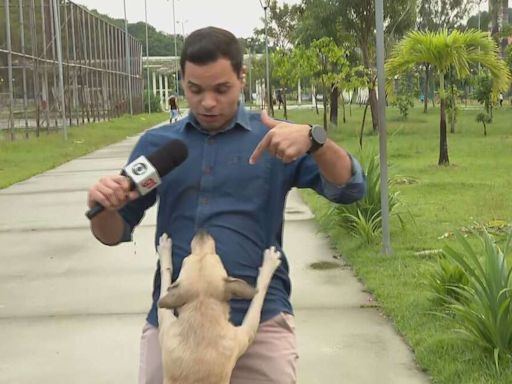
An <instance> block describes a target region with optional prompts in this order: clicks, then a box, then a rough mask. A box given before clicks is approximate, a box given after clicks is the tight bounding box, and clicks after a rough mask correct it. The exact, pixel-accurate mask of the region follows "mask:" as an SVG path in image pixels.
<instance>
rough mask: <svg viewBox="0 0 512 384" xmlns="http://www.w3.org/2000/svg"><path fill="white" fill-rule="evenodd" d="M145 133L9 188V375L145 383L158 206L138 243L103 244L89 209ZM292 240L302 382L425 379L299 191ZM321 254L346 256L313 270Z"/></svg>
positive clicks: (1, 366) (3, 206)
mask: <svg viewBox="0 0 512 384" xmlns="http://www.w3.org/2000/svg"><path fill="white" fill-rule="evenodd" d="M136 139H137V138H135V137H134V138H128V139H127V140H125V141H123V142H121V143H118V144H115V145H111V146H109V147H106V148H104V149H101V150H99V151H96V152H94V153H92V154H90V155H87V156H84V157H81V158H78V159H76V160H73V161H71V162H68V163H66V164H64V165H62V166H60V167H57V168H55V169H53V170H51V171H48V172H45V173H43V174H41V175H38V176H35V177H33V178H31V179H29V180H26V181H24V182H21V183H18V184H16V185H13V186H11V187H9V188H7V189H3V190H0V212H2V215H1V216H0V244H1V250H0V383H1V384H33V383H40V384H50V383H51V384H64V383H65V384H70V383H73V384H86V383H87V384H90V383H94V384H103V383H105V384H107V383H109V384H110V383H136V382H137V371H138V354H139V351H138V348H139V336H140V332H141V329H142V326H143V324H144V319H145V316H146V311H147V309H148V306H149V304H150V292H151V284H152V277H153V271H154V268H155V263H156V256H155V254H154V251H153V232H154V229H155V228H154V223H155V210H154V209H152V210H151V211H150V212H148V214H147V215H146V217H145V219H144V221H143V222H142V224H141V226H140V227H139V228H138V229H137V230H136V232H135V242H133V243H129V244H121V245H119V246H117V247H112V248H110V247H105V246H103V245H101V244H99V243H98V242H97V241H96V240H95V239H94V238H93V237H92V235H91V234H90V231H89V224H88V221H87V220H86V218H85V216H84V212H85V208H86V204H85V201H86V193H87V189H88V188H89V187H90V185H92V184H93V183H94V182H95V181H96V180H97V179H98V178H99V177H101V176H102V175H105V174H113V173H117V172H119V169H120V168H121V167H122V166H123V165H124V162H125V161H126V158H127V156H128V153H129V152H130V150H131V148H132V147H133V145H134V144H135V142H136ZM286 219H287V222H286V226H285V235H284V239H285V244H284V247H285V249H286V250H287V255H288V258H289V261H290V266H291V274H292V281H293V283H294V285H293V296H292V300H293V302H294V305H295V308H296V323H297V337H298V343H299V353H300V364H299V383H301V384H313V383H322V384H330V383H351V384H376V383H379V384H387V383H389V384H420V383H421V384H425V383H429V380H428V378H427V377H426V376H425V375H424V374H422V373H421V372H419V370H418V369H417V367H416V366H415V364H414V361H413V355H412V353H411V352H410V351H409V349H408V348H407V346H406V345H405V343H404V342H403V340H402V339H401V338H400V336H398V335H397V334H396V332H395V331H394V329H393V328H392V326H391V325H390V324H389V323H388V322H387V321H386V319H385V318H383V317H382V316H381V315H380V314H379V313H378V311H377V310H375V309H368V308H362V305H363V304H365V303H367V299H368V295H367V294H365V293H364V288H363V286H361V284H360V283H359V282H358V281H357V279H356V278H354V276H353V275H352V273H351V271H350V270H349V269H347V268H344V267H342V266H341V264H340V263H338V262H337V261H336V260H334V259H333V258H332V254H333V251H332V250H331V249H330V248H329V246H328V241H327V240H326V239H325V238H324V237H323V236H322V235H319V234H318V233H317V228H316V226H315V223H314V221H313V220H312V214H311V212H310V211H309V209H308V208H307V207H306V206H305V205H304V203H303V202H302V200H301V199H300V196H299V195H298V193H297V192H296V191H293V192H292V193H291V194H290V196H289V199H288V205H287V213H286ZM319 261H329V262H333V261H334V262H335V263H337V264H336V265H335V266H336V267H335V268H333V269H329V270H314V269H312V268H310V265H311V264H312V263H315V262H319Z"/></svg>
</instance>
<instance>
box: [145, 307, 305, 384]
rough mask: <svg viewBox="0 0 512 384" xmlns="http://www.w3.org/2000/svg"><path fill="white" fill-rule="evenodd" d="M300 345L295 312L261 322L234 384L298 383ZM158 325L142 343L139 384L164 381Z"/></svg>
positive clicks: (148, 327)
mask: <svg viewBox="0 0 512 384" xmlns="http://www.w3.org/2000/svg"><path fill="white" fill-rule="evenodd" d="M298 357H299V356H298V353H297V346H296V340H295V323H294V318H293V316H292V315H289V314H287V313H281V314H279V315H277V316H275V317H273V318H271V319H270V320H267V321H265V322H263V323H261V324H260V326H259V328H258V333H257V334H256V338H255V339H254V342H253V343H252V344H251V346H250V347H249V349H248V350H247V351H246V352H245V354H243V355H242V357H241V358H240V359H239V360H238V362H237V364H236V366H235V369H234V370H233V375H232V376H231V384H250V383H252V384H260V383H266V384H267V383H268V384H295V383H296V381H297V360H298ZM162 381H163V379H162V358H161V352H160V344H159V342H158V328H156V327H154V326H152V325H151V324H147V323H146V325H145V326H144V329H143V330H142V337H141V343H140V369H139V384H162Z"/></svg>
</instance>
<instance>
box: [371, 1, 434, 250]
mask: <svg viewBox="0 0 512 384" xmlns="http://www.w3.org/2000/svg"><path fill="white" fill-rule="evenodd" d="M375 25H376V43H377V44H376V47H377V79H378V96H379V97H378V121H379V155H380V188H381V190H380V201H381V207H382V252H383V253H384V255H385V256H389V255H391V253H392V249H391V240H390V233H389V206H388V203H389V201H388V200H389V199H388V167H387V157H388V156H387V132H386V92H385V89H384V84H385V81H386V79H385V75H384V4H383V0H375ZM425 97H427V96H426V95H425Z"/></svg>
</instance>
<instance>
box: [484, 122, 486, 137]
mask: <svg viewBox="0 0 512 384" xmlns="http://www.w3.org/2000/svg"><path fill="white" fill-rule="evenodd" d="M484 136H487V126H486V125H485V122H484Z"/></svg>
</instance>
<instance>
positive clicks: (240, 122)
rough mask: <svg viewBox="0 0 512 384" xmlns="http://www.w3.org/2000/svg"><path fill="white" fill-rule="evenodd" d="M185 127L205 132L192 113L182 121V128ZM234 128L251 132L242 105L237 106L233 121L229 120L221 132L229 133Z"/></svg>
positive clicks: (247, 117) (247, 116) (246, 114)
mask: <svg viewBox="0 0 512 384" xmlns="http://www.w3.org/2000/svg"><path fill="white" fill-rule="evenodd" d="M186 127H194V128H195V129H197V130H199V131H201V132H207V131H206V130H205V129H203V128H202V127H201V124H199V121H198V120H197V119H196V117H195V116H194V115H193V114H192V112H189V113H188V115H187V117H186V118H185V119H184V124H183V128H186ZM235 127H240V128H243V129H246V130H248V131H251V130H252V128H251V125H250V123H249V114H248V113H247V110H246V109H245V107H244V105H243V104H241V103H239V104H238V109H237V111H236V115H235V117H234V118H233V120H231V122H230V123H229V124H228V125H227V127H226V128H225V129H223V130H222V131H221V132H225V131H229V130H230V129H233V128H235Z"/></svg>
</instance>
